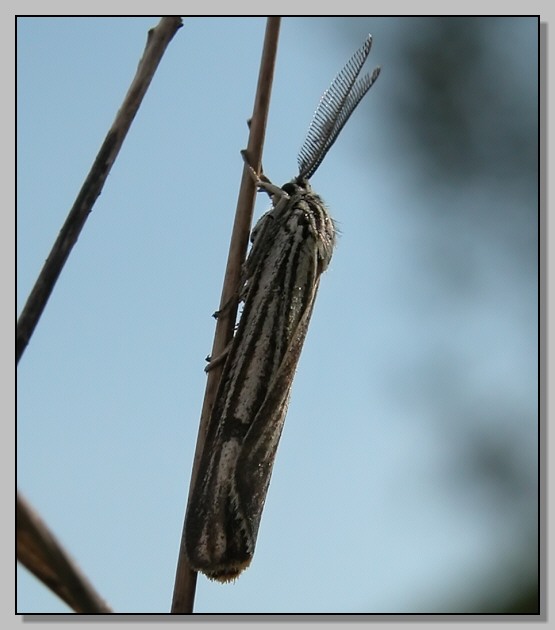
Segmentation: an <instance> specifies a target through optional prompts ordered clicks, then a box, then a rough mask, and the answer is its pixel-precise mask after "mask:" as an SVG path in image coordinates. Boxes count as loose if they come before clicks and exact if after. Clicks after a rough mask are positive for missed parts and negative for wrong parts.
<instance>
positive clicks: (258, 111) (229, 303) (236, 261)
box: [171, 17, 280, 614]
mask: <svg viewBox="0 0 555 630" xmlns="http://www.w3.org/2000/svg"><path fill="white" fill-rule="evenodd" d="M279 27H280V18H279V17H270V18H268V21H267V24H266V34H265V37H264V48H263V51H262V58H261V61H260V71H259V75H258V85H257V90H256V96H255V101H254V109H253V115H252V118H251V121H250V134H249V141H248V145H247V156H248V159H249V161H250V164H251V166H252V167H253V168H254V169H255V170H256V171H257V172H258V171H259V170H260V164H261V161H262V149H263V146H264V134H265V131H266V122H267V120H268V110H269V106H270V95H271V91H272V81H273V77H274V66H275V59H276V52H277V43H278V37H279ZM255 196H256V189H255V185H254V180H253V178H252V176H251V174H250V172H249V169H248V166H247V165H246V164H245V166H244V168H243V177H242V179H241V188H240V190H239V198H238V200H237V209H236V211H235V222H234V224H233V231H232V234H231V242H230V246H229V254H228V259H227V267H226V272H225V277H224V284H223V288H222V296H221V300H220V309H221V310H220V315H219V316H218V320H217V324H216V332H215V334H214V343H213V346H212V354H211V356H213V357H218V356H220V355H221V354H222V352H223V351H224V349H225V348H226V346H227V344H228V343H229V341H230V340H231V338H232V337H233V327H234V325H235V319H236V316H237V304H236V301H234V296H236V294H237V289H238V287H239V282H240V278H241V267H242V264H243V262H244V260H245V255H246V251H247V245H248V240H249V233H250V226H251V222H252V214H253V209H254V201H255ZM222 367H223V365H218V366H215V367H214V369H211V370H210V371H209V372H208V378H207V382H206V390H205V394H204V403H203V406H202V412H201V419H200V426H199V433H198V438H197V445H196V450H195V457H194V462H193V471H192V473H191V483H190V486H189V492H190V491H191V488H192V487H193V484H194V481H195V478H196V474H197V469H198V463H199V460H200V456H201V454H202V449H203V447H204V439H205V434H206V428H207V426H208V419H209V417H210V412H211V411H212V407H213V405H214V399H215V396H216V391H217V388H218V384H219V382H220V377H221V370H222ZM184 533H185V532H184V531H183V535H184ZM183 535H182V540H181V548H180V550H179V559H178V564H177V571H176V577H175V586H174V592H173V601H172V609H171V612H172V613H174V614H179V613H191V612H193V604H194V599H195V588H196V577H197V574H196V573H195V572H194V571H193V570H192V569H191V568H190V567H189V564H188V562H187V557H186V554H185V544H184V540H183Z"/></svg>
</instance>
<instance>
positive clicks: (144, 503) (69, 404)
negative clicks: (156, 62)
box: [17, 18, 537, 613]
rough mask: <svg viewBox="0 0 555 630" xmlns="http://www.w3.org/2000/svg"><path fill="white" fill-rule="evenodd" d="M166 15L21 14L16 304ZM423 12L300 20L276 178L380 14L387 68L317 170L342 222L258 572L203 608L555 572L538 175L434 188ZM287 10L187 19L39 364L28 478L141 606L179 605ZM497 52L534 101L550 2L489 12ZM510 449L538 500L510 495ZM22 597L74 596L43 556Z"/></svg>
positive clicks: (420, 608) (275, 607)
mask: <svg viewBox="0 0 555 630" xmlns="http://www.w3.org/2000/svg"><path fill="white" fill-rule="evenodd" d="M157 21H158V18H25V19H20V20H19V21H18V31H17V36H18V47H17V52H18V84H17V87H18V110H17V113H18V127H17V130H18V135H17V147H18V162H17V167H18V180H17V196H18V211H17V265H18V267H17V289H18V309H17V310H18V313H19V312H20V311H21V308H22V307H23V304H24V303H25V300H26V297H27V295H28V293H29V291H30V289H31V287H32V285H33V282H34V280H35V278H36V276H37V274H38V273H39V271H40V269H41V266H42V263H43V261H44V260H45V258H46V257H47V255H48V252H49V250H50V247H51V245H52V243H53V241H54V239H55V238H56V235H57V233H58V231H59V229H60V227H61V225H62V223H63V221H64V219H65V217H66V215H67V212H68V210H69V208H70V207H71V205H72V203H73V201H74V199H75V196H76V194H77V192H78V190H79V188H80V186H81V184H82V182H83V180H84V178H85V176H86V174H87V172H88V170H89V168H90V165H91V164H92V161H93V159H94V157H95V155H96V152H97V151H98V148H99V147H100V145H101V143H102V140H103V139H104V136H105V134H106V132H107V130H108V128H109V126H110V124H111V123H112V121H113V119H114V116H115V114H116V111H117V109H118V107H119V106H120V104H121V102H122V99H123V97H124V95H125V93H126V91H127V88H128V86H129V83H130V81H131V79H132V77H133V74H134V71H135V69H136V65H137V63H138V60H139V58H140V56H141V54H142V51H143V47H144V43H145V38H146V32H147V30H148V29H149V28H151V27H152V26H154V25H155V24H156V23H157ZM413 26H414V22H411V20H410V19H405V20H400V19H397V18H391V19H387V18H359V19H332V18H289V19H284V20H283V23H282V29H281V36H280V44H279V53H278V62H277V67H276V74H275V80H274V87H273V98H272V103H271V109H270V116H269V122H268V130H267V136H266V142H265V150H264V158H263V163H264V170H265V173H266V174H267V175H268V176H269V177H270V178H271V179H272V181H274V183H279V184H282V183H284V182H286V181H288V180H289V179H290V178H291V177H292V176H294V175H295V174H296V156H297V152H298V150H299V148H300V146H301V144H302V141H303V139H304V136H305V133H306V131H307V128H308V124H309V122H310V118H311V116H312V113H313V111H314V108H315V107H316V104H317V102H318V99H319V97H320V95H321V93H322V92H323V90H324V89H325V88H326V87H327V86H328V85H329V83H330V81H331V79H332V78H333V76H334V75H335V73H336V72H337V71H338V70H339V69H340V68H341V67H342V65H343V64H344V63H345V62H346V61H347V59H348V58H349V56H350V55H351V54H352V52H353V51H354V50H355V49H356V48H358V46H359V45H360V44H361V43H362V41H363V40H364V38H365V36H366V35H367V33H369V32H370V33H372V34H373V36H374V46H373V50H372V52H371V55H370V58H369V60H368V62H367V66H368V70H371V69H372V68H373V67H374V66H375V65H381V66H382V73H381V75H380V77H379V79H378V81H377V82H376V84H375V86H373V87H372V89H371V90H370V92H369V94H368V95H367V96H366V97H365V99H364V100H363V102H362V103H361V105H360V106H359V108H358V110H357V111H356V112H355V113H354V114H353V116H352V118H351V119H350V121H349V123H348V124H347V126H346V128H345V129H344V131H343V133H342V135H341V137H340V138H339V140H338V141H337V143H336V145H335V146H334V147H333V148H332V149H331V151H330V153H329V154H328V156H327V158H326V160H325V161H324V163H323V164H322V166H321V167H320V169H319V170H318V172H317V174H316V175H315V176H314V177H313V179H312V184H313V187H314V188H315V189H316V190H317V191H318V192H319V193H320V194H321V195H322V196H323V198H324V199H325V200H326V202H327V204H328V206H329V208H330V212H331V213H332V215H333V216H334V218H335V219H336V221H337V224H338V226H339V229H340V231H341V236H340V238H339V242H338V245H337V248H336V251H335V253H334V258H333V260H332V263H331V266H330V268H329V270H328V271H327V272H326V274H325V275H324V276H323V278H322V280H321V285H320V291H319V295H318V300H317V303H316V307H315V310H314V315H313V318H312V322H311V326H310V330H309V333H308V337H307V340H306V343H305V347H304V350H303V354H302V356H301V360H300V364H299V368H298V372H297V375H296V378H295V382H294V386H293V393H292V399H291V405H290V408H289V412H288V416H287V419H286V423H285V429H284V433H283V436H282V439H281V442H280V446H279V449H278V454H277V459H276V464H275V467H274V473H273V477H272V482H271V485H270V489H269V494H268V499H267V502H266V506H265V510H264V514H263V518H262V524H261V527H260V532H259V537H258V542H257V549H256V553H255V557H254V560H253V563H252V565H251V567H250V568H249V569H248V571H246V572H245V573H244V574H243V575H242V576H241V577H240V579H239V580H237V581H236V582H235V583H234V584H231V585H220V584H214V583H211V582H209V581H207V580H206V579H204V578H202V577H200V578H199V581H198V588H197V600H196V611H198V612H383V613H395V612H397V613H402V612H404V613H410V612H412V613H417V612H453V607H454V606H459V605H464V602H466V601H472V599H473V598H476V597H478V596H479V595H480V593H481V592H483V591H484V589H486V587H487V588H492V585H493V589H494V590H495V589H497V590H498V591H499V592H500V593H502V592H510V591H511V589H514V588H517V586H518V583H519V581H520V580H521V579H522V573H521V572H519V569H521V568H522V567H523V566H525V567H527V566H528V565H527V563H529V564H530V566H531V567H532V569H530V570H533V565H534V554H535V544H536V542H535V539H534V532H535V513H534V510H535V509H536V503H535V492H536V485H535V482H536V464H537V461H536V450H537V403H536V398H537V306H536V299H537V287H536V284H537V275H536V273H537V270H536V268H535V264H536V256H537V252H536V249H535V229H536V225H535V222H534V221H535V214H534V213H535V210H534V203H535V198H536V197H535V192H534V191H532V192H531V194H530V195H529V196H528V197H526V198H525V199H524V198H523V197H519V196H518V195H515V194H513V192H511V190H509V189H507V190H506V191H505V192H503V191H502V190H501V192H500V189H499V188H498V187H496V186H494V185H490V184H488V181H489V180H492V179H495V175H493V174H492V176H491V177H490V178H488V173H484V176H483V177H476V178H475V179H470V180H468V181H466V182H464V185H461V184H460V183H457V182H455V183H453V182H451V183H450V185H447V184H446V183H445V182H444V181H438V182H437V185H431V184H430V182H431V181H433V178H430V177H429V173H426V172H425V170H424V167H423V160H422V158H421V156H420V154H419V153H418V151H417V150H416V149H414V148H413V146H412V145H411V143H410V142H408V141H407V140H406V137H404V135H403V134H404V133H406V132H404V131H403V129H404V127H403V121H402V120H401V119H399V118H398V116H399V111H400V108H401V111H402V107H403V106H404V101H403V94H406V92H403V90H402V89H401V87H404V86H406V85H407V82H409V81H410V80H411V77H412V78H413V79H414V70H413V67H412V65H411V59H410V58H407V57H403V56H402V55H400V54H399V49H400V48H402V46H403V44H404V42H405V41H406V39H407V37H409V35H410V32H411V29H413ZM427 27H428V28H431V29H433V28H435V23H433V22H432V23H431V24H428V25H427ZM264 28H265V20H264V19H262V18H187V19H185V20H184V26H183V28H182V29H181V30H180V31H179V32H178V33H177V35H176V36H175V38H174V40H173V41H172V42H171V44H170V45H169V47H168V49H167V51H166V53H165V55H164V57H163V59H162V62H161V64H160V67H159V69H158V71H157V73H156V75H155V77H154V80H153V82H152V84H151V86H150V88H149V91H148V92H147V95H146V97H145V99H144V102H143V104H142V106H141V108H140V110H139V112H138V115H137V117H136V119H135V121H134V123H133V125H132V127H131V130H130V132H129V134H128V137H127V139H126V141H125V143H124V145H123V148H122V150H121V152H120V155H119V157H118V159H117V161H116V163H115V165H114V167H113V169H112V172H111V174H110V176H109V178H108V180H107V183H106V185H105V187H104V190H103V192H102V195H101V196H100V197H99V199H98V200H97V203H96V205H95V207H94V209H93V212H92V214H91V215H90V217H89V220H88V221H87V224H86V226H85V229H84V230H83V232H82V234H81V236H80V238H79V241H78V242H77V244H76V246H75V248H74V250H73V252H72V254H71V256H70V258H69V261H68V263H67V264H66V267H65V269H64V271H63V273H62V275H61V277H60V279H59V281H58V283H57V285H56V288H55V291H54V293H53V295H52V297H51V299H50V301H49V303H48V305H47V308H46V310H45V312H44V314H43V316H42V318H41V320H40V322H39V325H38V327H37V329H36V331H35V334H34V336H33V338H32V339H31V342H30V344H29V346H28V348H27V350H26V352H25V354H24V356H23V358H22V359H21V361H20V365H19V367H18V389H17V393H18V421H17V430H18V444H17V456H18V467H17V472H18V487H19V489H20V490H21V491H22V493H23V494H24V495H25V496H26V498H27V499H28V500H29V501H30V502H31V503H32V504H33V505H34V507H35V508H36V509H37V510H38V511H39V513H40V514H41V515H42V517H43V518H44V519H45V520H46V522H47V523H48V524H49V525H50V527H51V528H52V530H53V531H54V532H55V534H56V535H57V536H58V538H59V539H60V540H61V541H62V542H63V544H64V545H65V546H66V548H67V549H68V550H69V552H70V553H71V555H72V556H73V557H74V558H75V559H76V561H77V562H78V564H79V565H80V567H81V569H82V570H83V571H84V572H85V573H86V575H87V576H88V577H89V579H90V580H91V581H92V582H93V584H94V585H95V587H96V588H97V590H98V591H99V592H100V593H101V594H102V595H103V596H104V597H105V598H106V600H107V601H108V602H109V603H110V605H111V606H112V607H113V608H114V609H115V610H116V611H118V612H167V611H168V610H169V607H170V602H171V596H172V589H173V580H174V576H175V566H176V559H177V553H178V549H179V541H180V536H181V529H182V524H183V516H184V506H185V503H186V499H187V490H188V482H189V476H190V469H191V462H192V455H193V451H194V445H195V440H196V433H197V428H198V417H199V414H200V409H201V405H202V398H203V395H204V384H205V374H204V371H203V368H204V357H205V356H206V355H207V354H208V353H209V352H210V348H211V345H212V335H213V330H214V320H213V319H212V317H211V314H212V313H213V312H214V310H215V309H216V308H217V306H218V301H219V296H220V291H221V282H222V278H223V271H224V265H225V261H226V258H227V247H228V243H229V234H230V229H231V225H232V221H233V213H234V210H235V204H236V199H237V192H238V186H239V181H240V176H241V171H242V160H241V156H240V153H239V151H240V149H242V148H244V146H245V145H246V141H247V126H246V119H247V118H248V117H249V116H250V114H251V112H252V102H253V96H254V90H255V87H256V79H257V73H258V63H259V56H260V50H261V45H262V40H263V35H264ZM487 28H490V26H489V23H488V27H487ZM507 41H510V42H511V45H510V46H507ZM488 45H489V46H491V57H490V59H491V61H490V64H491V67H492V68H493V70H494V71H493V76H495V77H496V81H498V82H499V84H500V87H499V89H502V88H503V85H504V84H505V83H506V84H509V83H510V84H511V85H514V86H516V89H514V99H515V103H516V104H515V108H516V106H517V105H518V103H520V102H528V101H532V102H535V99H536V92H535V90H536V89H537V85H535V84H534V71H533V70H532V71H530V65H531V64H533V63H534V60H535V50H536V45H537V41H536V31H535V22H534V20H532V19H530V20H509V21H507V22H506V23H503V24H499V23H494V22H491V37H489V38H488ZM417 78H418V77H417ZM400 86H401V87H400ZM461 90H462V87H461ZM461 98H462V97H461ZM486 105H487V104H486V103H485V104H484V107H486ZM511 111H512V110H510V109H508V110H506V111H505V110H503V111H501V112H500V118H501V117H502V116H509V115H510V114H511ZM396 117H397V118H396ZM492 137H495V135H494V134H493V132H492ZM488 142H489V136H487V134H485V135H484V151H486V150H487V148H488V146H489V145H488ZM486 145H488V146H486ZM260 197H261V198H260V199H259V200H258V203H257V209H256V217H258V216H259V215H260V214H261V213H262V212H263V211H264V210H265V209H266V207H267V203H268V202H267V197H264V196H260ZM523 199H524V201H523ZM492 205H495V206H496V207H497V206H499V207H500V208H501V209H502V213H501V214H500V216H502V217H504V218H503V219H502V220H501V221H498V222H496V223H495V225H492V224H490V220H491V217H492V216H497V215H492V214H488V213H487V212H485V210H486V209H491V206H492ZM446 208H449V211H450V212H449V221H447V219H446V217H445V215H446V214H447V213H446V212H445V209H446ZM468 212H473V213H475V216H476V220H477V221H478V222H479V221H483V226H482V225H481V224H480V225H479V226H476V225H474V228H475V229H473V230H469V229H467V222H466V221H465V220H463V219H462V218H461V219H460V220H458V219H457V217H458V216H461V217H462V216H463V215H464V216H468ZM465 213H466V215H465ZM519 239H521V240H519ZM514 243H521V245H522V246H520V247H519V248H518V249H517V250H515V249H514V248H513V246H514ZM438 252H439V253H438ZM461 259H463V260H464V261H465V264H464V265H461V264H460V260H461ZM438 261H440V263H439V264H438ZM474 444H475V445H476V447H478V446H480V447H481V448H473V445H474ZM485 446H487V450H483V449H485ZM484 453H486V454H487V456H486V455H484ZM507 454H510V456H508V455H507ZM496 456H497V457H498V458H499V460H500V461H502V462H503V465H502V466H499V467H496V465H494V464H495V462H494V460H495V457H496ZM508 460H510V462H511V464H510V465H511V466H512V467H513V468H511V470H510V471H509V472H508V473H507V474H509V473H510V474H513V473H514V478H515V479H517V480H518V483H519V484H520V486H521V492H519V493H518V494H516V495H515V496H516V497H517V498H518V500H516V501H512V500H511V501H505V502H503V501H501V500H500V499H499V496H500V494H499V492H498V488H496V487H494V485H495V483H494V481H492V479H494V478H495V475H496V474H497V473H498V471H500V470H508V468H503V466H505V463H506V461H508ZM496 461H497V460H496ZM507 465H508V464H507ZM488 470H490V471H491V470H494V474H492V475H488V473H487V471H488ZM511 471H512V472H511ZM501 485H502V484H501ZM513 489H514V488H513ZM497 501H499V503H497ZM523 550H524V551H523ZM523 554H524V555H523ZM527 570H528V569H527ZM18 610H19V611H20V612H65V611H67V608H66V607H65V605H64V604H63V603H61V602H60V601H59V600H57V598H56V597H55V596H53V595H51V594H50V593H49V592H48V591H47V590H46V589H45V588H43V587H42V585H40V584H39V583H38V582H37V581H36V580H35V579H34V578H33V577H32V576H30V575H29V574H28V573H27V572H26V571H25V570H24V569H21V568H18Z"/></svg>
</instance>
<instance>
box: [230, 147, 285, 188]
mask: <svg viewBox="0 0 555 630" xmlns="http://www.w3.org/2000/svg"><path fill="white" fill-rule="evenodd" d="M241 157H242V158H243V161H244V162H245V164H246V165H247V168H248V170H249V173H250V175H251V177H252V178H253V180H254V183H255V185H256V187H257V188H258V189H259V190H264V191H265V192H266V193H268V196H269V197H273V196H274V195H278V197H280V198H281V197H283V195H284V194H286V193H285V192H284V191H283V190H282V189H281V188H280V187H279V186H276V185H275V184H272V182H271V181H270V180H269V179H268V178H267V177H266V175H264V172H263V170H262V167H260V173H257V172H256V171H255V170H254V168H253V167H252V166H251V163H250V162H249V158H248V157H247V152H246V150H245V149H243V150H242V151H241Z"/></svg>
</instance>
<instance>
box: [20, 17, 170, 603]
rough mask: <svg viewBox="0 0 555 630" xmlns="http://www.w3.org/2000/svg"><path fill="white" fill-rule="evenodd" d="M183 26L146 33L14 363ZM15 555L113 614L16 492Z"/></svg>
mask: <svg viewBox="0 0 555 630" xmlns="http://www.w3.org/2000/svg"><path fill="white" fill-rule="evenodd" d="M181 26H182V20H181V18H180V17H175V16H174V17H164V18H162V19H161V20H160V22H159V23H158V25H157V26H156V27H155V28H153V29H151V30H150V31H149V32H148V38H147V43H146V46H145V50H144V52H143V55H142V57H141V60H140V62H139V65H138V68H137V72H136V74H135V77H134V79H133V81H132V83H131V85H130V87H129V90H128V92H127V94H126V96H125V98H124V101H123V103H122V105H121V107H120V109H119V111H118V112H117V115H116V118H115V120H114V122H113V124H112V126H111V128H110V130H109V131H108V134H107V135H106V138H105V139H104V142H103V143H102V146H101V148H100V151H99V152H98V155H97V156H96V159H95V161H94V163H93V165H92V167H91V170H90V171H89V174H88V175H87V178H86V179H85V182H84V183H83V186H82V187H81V190H80V191H79V194H78V195H77V198H76V200H75V202H74V204H73V206H72V208H71V210H70V212H69V214H68V216H67V218H66V221H65V223H64V225H63V226H62V229H61V231H60V234H59V235H58V238H57V239H56V241H55V243H54V245H53V247H52V250H51V252H50V254H49V256H48V258H47V260H46V262H45V264H44V266H43V268H42V270H41V272H40V274H39V277H38V278H37V281H36V282H35V285H34V287H33V289H32V291H31V293H30V294H29V297H28V298H27V302H26V304H25V307H24V308H23V311H22V313H21V315H20V317H19V320H18V323H17V346H16V357H17V361H18V362H19V359H20V358H21V356H22V354H23V352H24V351H25V348H26V347H27V344H28V343H29V339H30V338H31V336H32V334H33V331H34V330H35V327H36V325H37V323H38V320H39V319H40V316H41V314H42V312H43V310H44V308H45V306H46V303H47V301H48V298H49V297H50V294H51V293H52V291H53V289H54V285H55V284H56V281H57V279H58V277H59V275H60V273H61V271H62V269H63V266H64V264H65V262H66V260H67V258H68V256H69V254H70V252H71V249H72V248H73V246H74V245H75V243H76V241H77V238H78V237H79V234H80V232H81V230H82V228H83V226H84V224H85V221H86V220H87V217H88V215H89V214H90V212H91V210H92V207H93V205H94V203H95V201H96V199H97V197H98V196H99V195H100V193H101V191H102V188H103V186H104V183H105V181H106V178H107V177H108V174H109V172H110V169H111V168H112V166H113V164H114V162H115V160H116V157H117V155H118V153H119V150H120V149H121V146H122V144H123V141H124V139H125V137H126V135H127V132H128V131H129V128H130V126H131V123H132V122H133V119H134V118H135V115H136V113H137V111H138V109H139V106H140V104H141V102H142V100H143V97H144V95H145V94H146V91H147V89H148V87H149V85H150V82H151V80H152V77H153V76H154V73H155V71H156V69H157V67H158V64H159V63H160V60H161V58H162V56H163V54H164V52H165V50H166V48H167V46H168V44H169V43H170V41H171V40H172V38H173V36H174V35H175V33H176V32H177V31H178V30H179V28H180V27H181ZM17 557H18V560H19V561H20V562H21V563H22V564H23V565H24V566H25V567H27V569H29V571H31V572H32V573H34V575H36V577H38V578H39V579H40V580H41V581H42V582H44V584H45V585H46V586H47V587H49V588H50V589H51V590H52V591H54V592H55V593H56V594H57V595H58V596H59V597H61V598H62V599H63V600H64V601H65V602H66V603H67V604H68V605H69V606H71V607H72V608H73V609H74V610H75V611H76V612H89V613H95V612H96V613H99V612H100V613H109V612H111V610H110V608H109V607H108V606H107V605H106V604H105V602H104V601H103V600H102V599H101V598H100V597H99V596H98V595H97V594H96V592H95V591H94V589H93V588H92V586H90V584H89V583H88V582H87V580H86V578H85V577H84V576H83V575H82V574H81V573H80V572H79V570H78V569H77V567H76V566H75V565H74V564H73V562H72V561H71V560H70V559H69V556H68V554H67V553H66V552H65V551H64V549H63V548H62V547H61V546H60V544H59V543H58V541H57V540H56V538H55V537H54V536H53V534H52V533H51V532H50V531H49V530H48V528H47V527H46V525H45V524H44V523H43V522H42V521H41V520H40V518H39V517H38V515H37V514H35V513H34V512H33V510H32V509H31V508H30V506H28V505H27V503H26V502H25V501H24V500H23V499H22V498H21V497H19V496H18V501H17Z"/></svg>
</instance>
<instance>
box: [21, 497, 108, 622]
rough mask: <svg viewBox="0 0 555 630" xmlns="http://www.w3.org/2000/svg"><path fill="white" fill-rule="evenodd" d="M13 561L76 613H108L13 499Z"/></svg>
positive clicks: (30, 511) (45, 530)
mask: <svg viewBox="0 0 555 630" xmlns="http://www.w3.org/2000/svg"><path fill="white" fill-rule="evenodd" d="M17 559H18V560H19V562H21V564H23V565H24V566H25V567H27V569H29V571H31V573H33V574H34V575H35V576H36V577H37V578H38V579H39V580H41V582H43V583H44V584H45V585H46V586H48V588H49V589H50V590H52V591H54V593H56V595H58V597H60V598H61V599H63V600H64V602H65V603H66V604H67V605H68V606H69V607H70V608H72V609H73V610H74V611H75V612H77V613H89V614H100V613H111V612H112V609H111V608H110V607H109V606H108V605H107V604H106V602H105V601H104V600H103V599H102V598H101V597H100V595H98V594H97V592H96V591H95V590H94V588H93V587H92V586H91V584H90V583H89V582H88V580H87V578H86V577H85V576H84V575H83V574H82V573H81V571H80V570H79V569H78V568H77V566H76V565H75V563H74V562H73V560H71V558H70V557H69V556H68V554H67V553H66V552H65V551H64V549H63V548H62V546H61V545H60V543H59V542H58V541H57V540H56V537H55V536H54V534H52V533H51V531H50V530H49V529H48V527H47V526H46V525H45V524H44V523H43V521H42V520H41V519H40V517H39V516H38V514H37V513H36V512H35V511H34V510H33V509H32V508H31V506H30V505H29V504H28V503H27V502H26V501H25V499H23V497H21V496H20V495H19V494H18V496H17Z"/></svg>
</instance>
